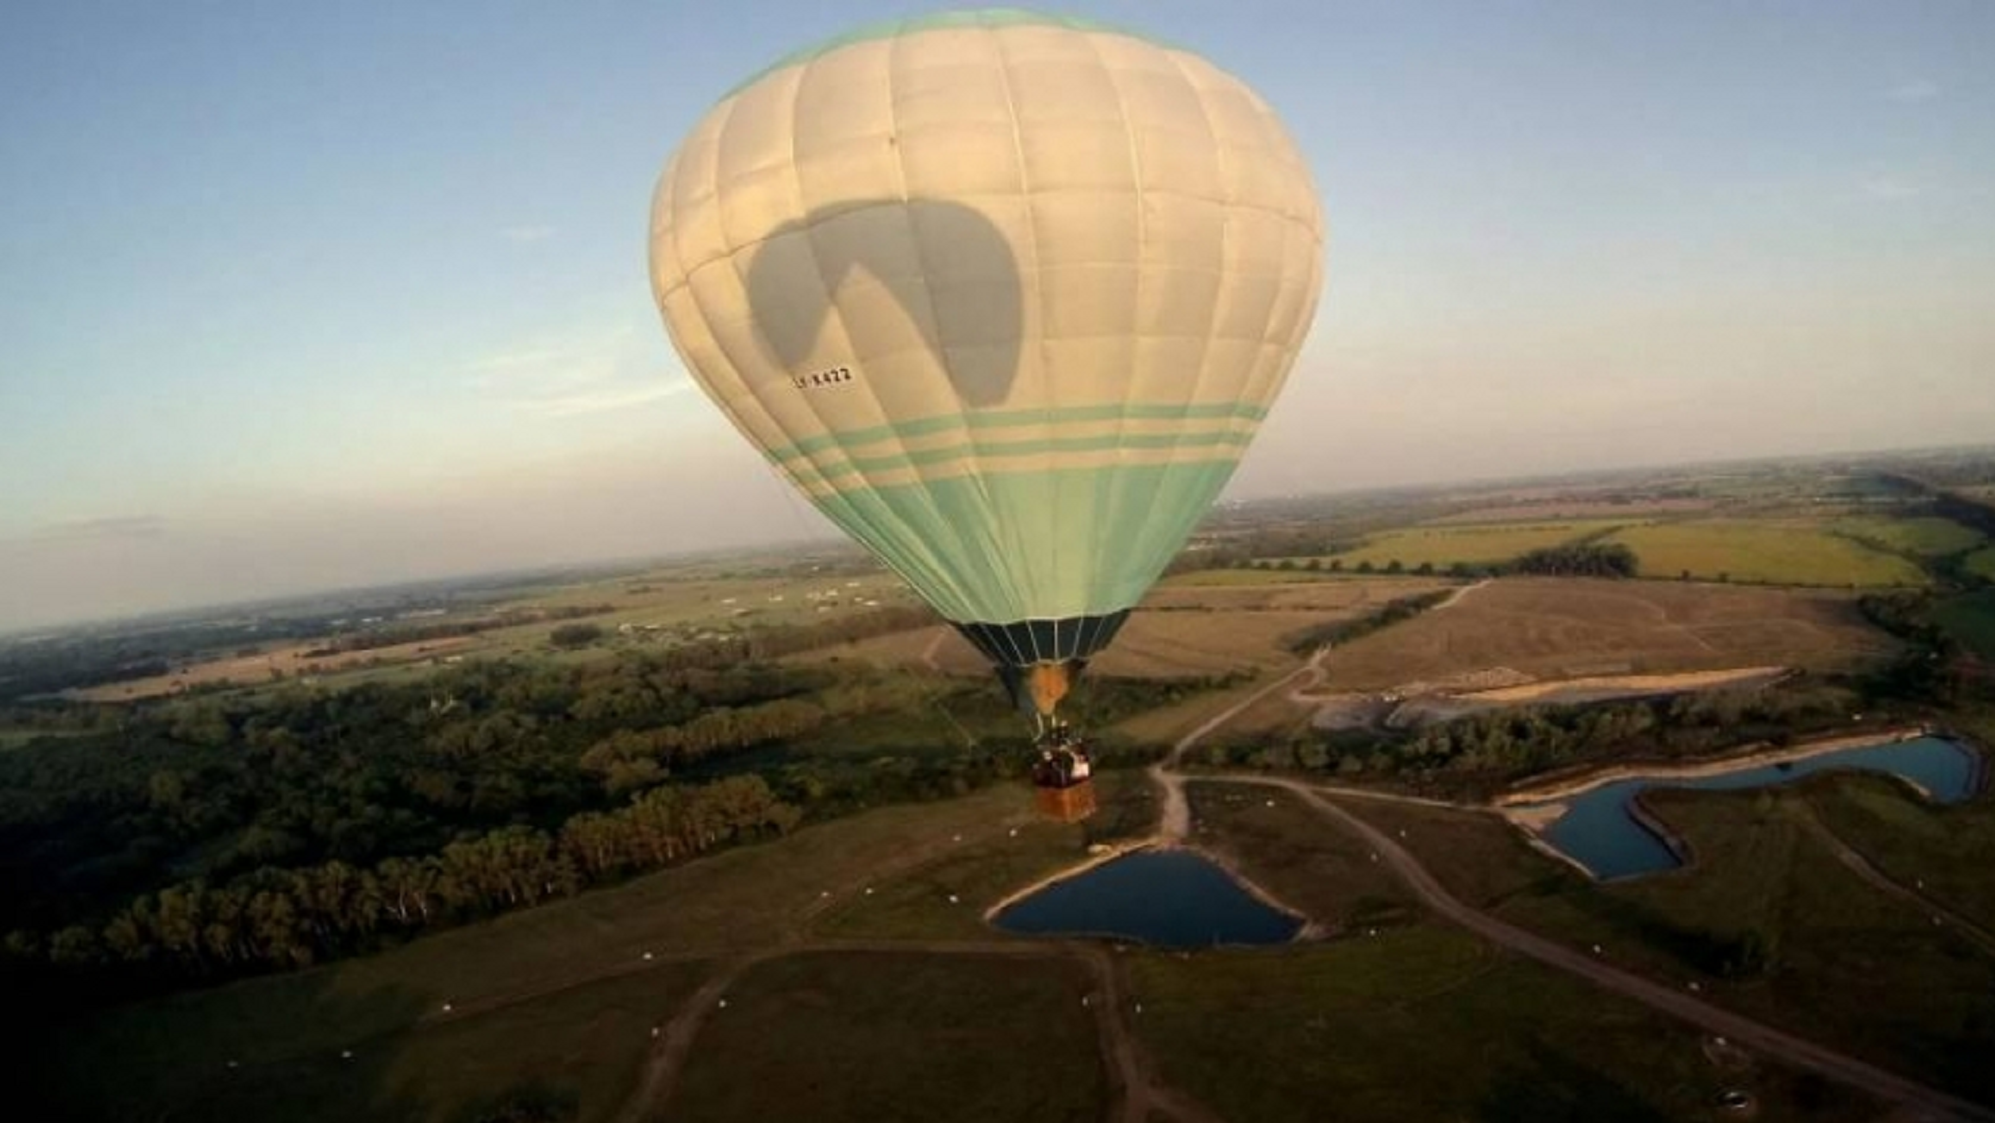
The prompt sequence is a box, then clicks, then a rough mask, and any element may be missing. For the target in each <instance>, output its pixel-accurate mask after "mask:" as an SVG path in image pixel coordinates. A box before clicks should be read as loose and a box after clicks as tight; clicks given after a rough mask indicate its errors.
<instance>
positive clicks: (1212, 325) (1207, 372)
mask: <svg viewBox="0 0 1995 1123" xmlns="http://www.w3.org/2000/svg"><path fill="white" fill-rule="evenodd" d="M1164 57H1165V58H1167V59H1169V60H1170V63H1171V68H1172V69H1173V70H1175V71H1177V73H1178V77H1180V78H1181V79H1183V80H1184V83H1185V88H1186V89H1188V90H1190V91H1191V94H1192V100H1193V101H1195V102H1197V103H1198V115H1199V119H1200V120H1202V121H1204V122H1205V132H1206V135H1207V136H1208V137H1210V138H1211V141H1212V152H1213V163H1214V167H1215V170H1216V171H1217V172H1218V174H1219V177H1220V181H1221V182H1220V184H1219V191H1218V192H1217V194H1219V195H1220V196H1221V197H1222V199H1223V200H1224V201H1223V202H1222V203H1221V204H1220V205H1221V207H1222V208H1223V210H1222V212H1221V216H1220V226H1219V272H1218V277H1219V288H1218V290H1217V291H1215V292H1214V294H1213V303H1212V308H1211V310H1210V312H1209V313H1208V319H1207V321H1206V325H1205V332H1204V334H1203V335H1202V336H1201V338H1200V344H1199V348H1200V349H1199V360H1198V374H1196V375H1195V376H1193V378H1192V387H1191V393H1190V395H1188V396H1187V397H1186V399H1185V414H1184V415H1185V417H1186V418H1189V417H1190V416H1191V407H1192V406H1193V405H1194V404H1195V403H1197V402H1199V401H1201V400H1202V398H1203V393H1204V390H1205V384H1206V382H1207V381H1208V380H1209V379H1210V377H1211V374H1212V344H1213V338H1214V331H1215V329H1216V327H1217V325H1218V323H1219V313H1220V304H1221V301H1222V300H1223V299H1224V298H1225V293H1226V283H1227V277H1228V276H1229V273H1230V270H1229V269H1228V266H1227V247H1228V245H1229V244H1230V242H1231V240H1232V229H1233V209H1234V202H1235V201H1234V200H1233V198H1232V196H1231V192H1230V191H1229V190H1228V188H1227V185H1226V183H1225V179H1226V165H1225V161H1226V148H1225V145H1224V144H1223V143H1222V142H1221V138H1220V135H1219V128H1218V126H1217V125H1216V124H1215V123H1214V122H1213V119H1212V112H1211V110H1210V109H1209V108H1208V107H1207V105H1206V102H1205V91H1204V90H1203V89H1202V88H1200V86H1199V84H1198V83H1197V82H1196V81H1194V80H1193V78H1192V76H1191V72H1190V71H1189V70H1187V69H1186V68H1185V64H1184V60H1183V59H1182V58H1181V57H1179V55H1178V54H1177V53H1176V52H1174V51H1165V52H1164ZM1184 435H1185V429H1184V428H1180V429H1179V430H1178V436H1179V438H1180V439H1179V440H1178V441H1177V442H1176V443H1174V444H1173V445H1172V447H1171V455H1170V458H1169V459H1168V460H1166V461H1165V462H1164V467H1163V469H1162V470H1163V471H1165V472H1169V471H1171V470H1172V469H1174V468H1178V467H1180V466H1181V465H1183V464H1185V463H1186V461H1185V459H1184V457H1183V453H1184V452H1185V449H1186V446H1185V444H1184V441H1183V439H1182V438H1183V437H1184ZM1234 462H1235V463H1236V464H1237V463H1238V457H1237V456H1236V457H1235V458H1234ZM1217 497H1218V496H1217V494H1216V493H1215V494H1214V495H1213V496H1211V497H1209V498H1208V499H1207V502H1208V503H1210V502H1211V500H1212V499H1216V498H1217ZM1205 515H1206V512H1205V511H1203V510H1201V511H1198V512H1196V513H1195V514H1194V516H1193V517H1192V520H1191V522H1190V524H1189V525H1187V526H1186V527H1185V528H1184V533H1186V534H1187V535H1189V534H1190V533H1191V532H1192V531H1193V530H1195V529H1197V527H1198V524H1199V523H1200V522H1202V521H1204V519H1205ZM1164 564H1165V565H1166V566H1168V565H1169V564H1170V562H1169V560H1168V559H1166V561H1165V563H1164ZM1158 572H1159V573H1161V572H1162V567H1160V568H1159V570H1158ZM1152 580H1153V581H1154V580H1155V577H1154V576H1153V577H1152Z"/></svg>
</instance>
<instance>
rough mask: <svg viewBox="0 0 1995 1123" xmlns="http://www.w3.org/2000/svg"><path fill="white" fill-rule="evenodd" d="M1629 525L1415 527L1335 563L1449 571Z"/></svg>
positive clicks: (1373, 540) (1379, 538) (1378, 538)
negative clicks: (1426, 567)
mask: <svg viewBox="0 0 1995 1123" xmlns="http://www.w3.org/2000/svg"><path fill="white" fill-rule="evenodd" d="M1629 521H1630V520H1627V519H1574V520H1571V521H1567V522H1539V523H1500V524H1492V525H1483V526H1475V525H1469V526H1432V527H1411V528H1408V529H1405V530H1389V531H1386V532H1384V533H1383V534H1376V535H1373V536H1371V537H1369V538H1367V539H1366V540H1365V543H1364V545H1362V546H1360V547H1359V548H1358V549H1355V550H1350V551H1347V552H1345V553H1342V554H1337V555H1335V560H1337V561H1340V562H1342V563H1344V568H1345V569H1346V570H1349V569H1352V568H1354V567H1356V566H1358V565H1361V564H1363V563H1365V562H1370V563H1371V565H1372V567H1373V568H1374V569H1383V568H1385V567H1386V566H1387V565H1390V564H1391V563H1392V562H1395V561H1397V562H1398V563H1399V564H1400V565H1401V566H1403V567H1405V568H1407V569H1413V568H1416V567H1418V566H1421V565H1431V566H1433V567H1434V568H1436V569H1446V568H1447V567H1449V566H1451V565H1454V564H1456V563H1458V562H1459V563H1461V564H1463V565H1491V564H1494V563H1496V562H1505V561H1509V560H1510V559H1512V558H1515V557H1519V556H1521V555H1523V554H1528V553H1530V552H1531V551H1532V550H1539V549H1543V548H1545V547H1547V546H1557V545H1561V544H1563V543H1566V542H1571V541H1573V540H1574V539H1576V538H1584V537H1586V536H1588V535H1592V534H1599V533H1601V532H1603V531H1607V530H1612V529H1613V528H1615V527H1618V526H1627V525H1628V523H1629Z"/></svg>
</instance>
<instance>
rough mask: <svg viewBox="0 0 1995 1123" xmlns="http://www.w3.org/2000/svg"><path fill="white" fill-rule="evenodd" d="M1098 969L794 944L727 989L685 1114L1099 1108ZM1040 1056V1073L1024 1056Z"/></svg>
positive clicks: (962, 1113)
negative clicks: (1092, 1006)
mask: <svg viewBox="0 0 1995 1123" xmlns="http://www.w3.org/2000/svg"><path fill="white" fill-rule="evenodd" d="M1090 989H1092V980H1091V979H1090V978H1089V977H1088V975H1087V973H1086V972H1085V971H1083V970H1082V969H1081V968H1080V966H1079V965H1077V964H1075V963H1074V962H1072V961H1071V960H1068V959H1065V958H1056V957H1050V956H1049V957H1046V958H1043V959H1032V958H1017V957H1003V958H997V957H983V956H976V955H955V956H947V955H943V956H924V955H921V954H919V953H918V952H897V953H870V954H869V953H858V954H854V953H845V954H838V953H830V954H805V955H799V956H792V957H789V958H786V959H782V960H778V961H776V962H773V963H768V964H765V965H762V966H758V967H756V968H755V969H754V970H752V971H750V972H749V973H748V974H746V975H745V976H743V977H742V978H741V980H740V981H739V982H738V983H737V984H736V985H735V986H734V987H733V988H731V989H730V991H729V995H728V999H727V1003H728V1005H727V1009H726V1010H724V1011H716V1012H715V1014H714V1016H713V1017H712V1018H711V1019H710V1021H709V1023H708V1024H707V1025H706V1026H705V1027H704V1028H703V1030H702V1032H701V1034H700V1037H699V1039H698V1041H697V1042H696V1044H695V1045H694V1047H693V1052H692V1055H691V1056H690V1057H688V1059H687V1061H688V1063H687V1074H686V1079H685V1080H684V1081H682V1082H681V1084H680V1087H679V1088H678V1089H677V1092H676V1094H675V1095H673V1096H672V1098H671V1099H670V1100H669V1101H668V1111H669V1114H670V1118H672V1119H674V1120H686V1121H688V1123H691V1121H706V1123H728V1121H732V1120H744V1119H813V1120H816V1119H822V1120H826V1121H837V1120H851V1121H853V1123H861V1121H867V1120H876V1119H878V1120H909V1121H914V1120H931V1119H960V1120H965V1121H966V1123H978V1121H983V1120H989V1121H992V1123H999V1121H1004V1120H1016V1119H1034V1120H1048V1121H1052V1123H1061V1121H1066V1123H1084V1121H1088V1120H1094V1119H1099V1118H1100V1117H1101V1115H1102V1105H1103V1103H1104V1101H1105V1100H1106V1097H1107V1087H1106V1082H1107V1073H1106V1072H1105V1071H1104V1068H1103V1065H1102V1061H1101V1058H1100V1055H1099V1050H1098V1049H1097V1047H1096V1042H1095V1029H1094V1019H1093V1018H1092V1017H1091V1016H1090V1014H1089V1012H1088V1010H1087V1008H1086V1007H1085V1006H1083V1005H1082V998H1083V996H1084V995H1086V994H1087V993H1088V992H1089V990H1090ZM1027 1065H1029V1066H1030V1069H1031V1076H1030V1079H1021V1078H1020V1077H1021V1074H1020V1072H1019V1069H1020V1068H1021V1067H1024V1066H1027Z"/></svg>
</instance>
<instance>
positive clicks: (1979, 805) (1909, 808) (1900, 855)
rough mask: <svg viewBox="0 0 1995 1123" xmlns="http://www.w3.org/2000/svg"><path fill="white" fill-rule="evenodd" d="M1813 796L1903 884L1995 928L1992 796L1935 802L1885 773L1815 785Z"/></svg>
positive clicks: (1840, 831)
mask: <svg viewBox="0 0 1995 1123" xmlns="http://www.w3.org/2000/svg"><path fill="white" fill-rule="evenodd" d="M1807 794H1808V803H1809V805H1810V806H1812V807H1813V808H1814V809H1815V813H1816V814H1817V815H1818V816H1819V817H1820V818H1821V820H1822V822H1823V823H1825V824H1827V825H1828V827H1829V829H1830V830H1832V831H1834V832H1835V833H1836V836H1837V837H1838V838H1840V839H1842V840H1843V841H1844V842H1845V843H1847V844H1848V845H1850V846H1852V847H1854V848H1856V850H1857V851H1858V852H1859V853H1861V854H1863V856H1864V857H1866V858H1868V859H1870V861H1871V864H1873V865H1875V866H1877V867H1878V868H1879V869H1881V870H1883V871H1884V872H1885V873H1887V874H1889V875H1890V876H1891V877H1892V878H1893V879H1894V880H1896V881H1898V882H1899V883H1900V884H1903V885H1921V886H1923V890H1924V891H1925V892H1927V893H1929V894H1931V895H1932V897H1933V898H1934V899H1935V900H1938V901H1940V902H1941V903H1943V904H1945V905H1946V906H1947V907H1948V908H1951V909H1953V910H1954V911H1956V912H1959V913H1960V914H1961V915H1963V916H1965V917H1967V918H1968V919H1969V920H1973V921H1975V922H1976V923H1978V924H1980V925H1982V926H1983V927H1986V928H1989V929H1995V879H1991V878H1990V877H1989V876H1988V871H1989V870H1995V799H1990V798H1988V797H1986V796H1984V797H1983V798H1981V799H1977V800H1974V801H1972V802H1969V803H1964V804H1960V805H1957V806H1953V807H1936V806H1934V805H1932V804H1928V803H1921V802H1919V801H1917V800H1910V799H1906V798H1905V792H1904V789H1903V788H1901V787H1899V786H1898V785H1897V784H1895V783H1892V782H1891V781H1889V780H1886V779H1884V778H1883V777H1880V776H1851V777H1849V778H1848V779H1846V780H1844V781H1843V782H1841V783H1838V784H1833V785H1820V786H1810V787H1809V788H1808V789H1807Z"/></svg>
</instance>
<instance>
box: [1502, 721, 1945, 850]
mask: <svg viewBox="0 0 1995 1123" xmlns="http://www.w3.org/2000/svg"><path fill="white" fill-rule="evenodd" d="M1979 763H1980V762H1979V760H1978V759H1977V758H1976V757H1975V755H1974V753H1973V752H1972V751H1970V750H1968V749H1967V748H1965V747H1963V746H1960V745H1957V744H1955V743H1953V742H1952V741H1946V740H1942V739H1940V738H1938V737H1918V738H1914V739H1912V740H1909V741H1894V742H1891V743H1889V744H1883V745H1860V746H1857V747H1855V748H1849V749H1838V750H1836V751H1834V752H1826V753H1822V754H1820V755H1817V756H1811V757H1805V758H1803V759H1801V760H1793V761H1784V762H1782V763H1779V764H1758V765H1747V766H1743V767H1741V768H1739V769H1737V770H1736V771H1732V772H1722V773H1718V774H1716V775H1711V776H1668V775H1660V776H1631V777H1629V778H1628V779H1625V780H1615V781H1613V782H1612V783H1607V784H1602V785H1600V786H1599V787H1597V788H1589V789H1587V790H1586V791H1583V792H1580V793H1578V794H1576V795H1573V796H1569V797H1567V798H1565V799H1562V800H1548V801H1546V802H1545V803H1541V804H1526V805H1523V807H1522V808H1520V809H1526V810H1527V809H1529V808H1532V807H1550V806H1552V805H1554V804H1556V803H1563V804H1565V805H1566V811H1565V813H1564V814H1563V815H1561V816H1560V817H1559V818H1558V820H1557V821H1556V822H1553V823H1552V824H1551V825H1550V826H1548V827H1546V828H1545V829H1544V830H1543V831H1542V832H1541V834H1540V837H1541V838H1542V839H1544V841H1545V842H1546V843H1547V844H1549V845H1550V846H1551V847H1552V848H1554V849H1556V850H1558V851H1559V852H1560V853H1562V854H1565V855H1566V856H1567V857H1570V858H1572V859H1573V860H1574V861H1576V862H1578V863H1579V864H1581V865H1583V866H1585V867H1586V868H1587V869H1588V870H1591V871H1592V872H1593V875H1594V876H1595V877H1598V878H1600V879H1601V880H1603V881H1605V880H1611V879H1614V878H1619V877H1634V876H1637V875H1640V874H1645V873H1660V872H1662V871H1664V870H1672V869H1675V868H1676V867H1677V866H1678V865H1680V864H1681V863H1680V862H1678V861H1677V859H1676V854H1675V853H1674V852H1673V851H1671V850H1670V848H1669V846H1668V845H1666V844H1665V843H1664V842H1663V840H1662V839H1661V838H1659V837H1658V836H1657V835H1656V834H1655V832H1654V831H1652V830H1650V829H1649V828H1648V827H1647V826H1645V825H1643V823H1642V822H1641V820H1639V819H1638V818H1636V816H1635V812H1634V808H1633V801H1634V798H1635V796H1637V795H1639V794H1640V793H1642V792H1643V791H1646V790H1647V789H1649V788H1693V789H1697V790H1701V791H1736V790H1739V789H1742V788H1763V787H1771V786H1774V785H1777V784H1786V783H1791V782H1792V781H1795V780H1799V779H1801V778H1802V777H1803V776H1812V775H1814V774H1815V773H1818V772H1827V771H1832V770H1837V769H1841V770H1852V769H1853V770H1857V771H1862V772H1883V773H1888V774H1890V775H1894V776H1899V777H1902V778H1903V779H1906V780H1910V781H1911V782H1912V783H1914V784H1916V785H1918V786H1919V787H1920V788H1921V789H1923V790H1924V791H1925V792H1926V793H1927V794H1928V795H1929V796H1930V797H1931V798H1932V799H1933V801H1934V802H1937V803H1958V802H1960V801H1961V800H1963V799H1966V798H1967V797H1968V796H1969V795H1970V794H1972V792H1973V790H1974V783H1975V776H1976V771H1977V769H1978V767H1979Z"/></svg>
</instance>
